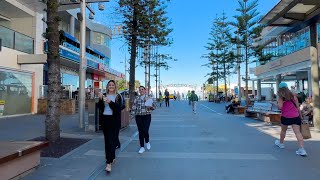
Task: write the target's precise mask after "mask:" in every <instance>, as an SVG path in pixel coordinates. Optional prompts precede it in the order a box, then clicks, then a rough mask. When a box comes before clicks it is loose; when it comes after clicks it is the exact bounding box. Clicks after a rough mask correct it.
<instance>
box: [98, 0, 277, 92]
mask: <svg viewBox="0 0 320 180" xmlns="http://www.w3.org/2000/svg"><path fill="white" fill-rule="evenodd" d="M249 1H251V0H249ZM278 2H279V0H260V1H259V7H258V11H259V12H260V13H261V15H264V14H266V13H267V12H268V11H269V10H271V8H272V7H274V6H275V5H276V4H277V3H278ZM105 6H106V10H105V11H104V12H102V13H97V15H96V16H95V21H100V22H101V23H104V24H106V25H107V26H109V27H111V28H113V27H114V26H116V25H119V22H120V21H119V19H118V18H117V17H116V15H115V14H113V13H112V9H113V7H114V6H115V2H114V1H111V2H109V3H105ZM237 7H238V1H237V0H199V1H185V0H171V2H170V3H169V5H168V8H167V11H168V14H167V16H168V17H169V18H170V19H171V22H172V24H171V26H170V27H172V28H173V32H172V33H171V34H170V37H172V38H173V45H171V46H170V47H167V48H163V49H161V51H160V52H161V53H166V54H171V55H172V56H173V57H174V58H176V59H178V61H176V62H169V65H170V66H171V68H170V69H169V70H168V71H165V70H161V79H162V83H163V84H164V85H166V84H171V83H176V84H177V83H179V84H192V85H197V86H202V84H203V83H204V82H205V81H206V80H207V77H204V76H205V75H206V74H207V73H209V72H210V69H209V68H207V67H203V66H202V65H203V64H205V63H206V62H207V60H205V59H202V58H200V57H201V55H203V54H205V53H207V51H206V50H205V48H204V46H205V45H206V44H207V42H208V38H209V32H210V29H211V27H212V21H213V19H214V18H215V17H216V14H218V15H221V14H222V12H223V11H224V12H225V13H226V15H227V17H228V18H229V20H233V16H234V15H236V14H237V12H236V11H235V9H236V8H237ZM106 17H108V18H106ZM111 51H112V57H111V68H113V69H116V70H118V71H120V72H124V64H123V63H120V62H123V61H124V59H125V57H126V58H127V60H128V59H129V57H130V55H129V54H128V53H126V52H127V50H126V48H125V47H124V40H121V39H119V38H118V37H117V36H116V37H115V38H114V39H113V40H112V47H111ZM242 67H243V66H242ZM243 69H244V68H242V70H243ZM154 73H155V71H154V69H152V70H151V74H154ZM241 74H244V71H243V72H241ZM127 76H128V74H127ZM128 78H129V76H128V77H127V79H128ZM136 79H137V80H139V81H140V82H141V83H142V84H144V81H145V80H144V68H142V67H139V68H137V69H136ZM230 81H231V83H236V82H237V76H236V75H233V76H231V78H230ZM153 85H155V78H154V77H152V78H151V86H153Z"/></svg>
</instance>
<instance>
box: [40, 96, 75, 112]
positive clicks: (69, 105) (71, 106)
mask: <svg viewBox="0 0 320 180" xmlns="http://www.w3.org/2000/svg"><path fill="white" fill-rule="evenodd" d="M47 102H48V101H47V99H38V114H46V113H47V107H48V105H47ZM60 113H61V114H75V113H76V100H75V99H60Z"/></svg>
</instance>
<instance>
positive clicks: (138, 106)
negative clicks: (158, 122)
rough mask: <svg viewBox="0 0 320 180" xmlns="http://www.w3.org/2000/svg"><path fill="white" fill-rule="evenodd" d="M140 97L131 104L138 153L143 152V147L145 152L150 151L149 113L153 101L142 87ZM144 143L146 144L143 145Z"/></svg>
mask: <svg viewBox="0 0 320 180" xmlns="http://www.w3.org/2000/svg"><path fill="white" fill-rule="evenodd" d="M139 93H140V95H139V96H137V97H136V99H135V100H134V102H133V106H132V109H131V113H132V114H133V115H135V119H136V123H137V127H138V131H139V141H140V149H139V151H138V152H139V153H140V154H142V153H144V152H145V146H144V145H146V148H147V150H150V149H151V144H150V141H149V128H150V123H151V112H152V110H154V109H153V100H152V98H149V97H148V96H147V95H146V89H145V87H144V86H140V87H139ZM145 143H146V144H145Z"/></svg>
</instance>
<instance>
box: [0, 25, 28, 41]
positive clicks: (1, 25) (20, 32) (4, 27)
mask: <svg viewBox="0 0 320 180" xmlns="http://www.w3.org/2000/svg"><path fill="white" fill-rule="evenodd" d="M0 26H1V27H3V28H6V29H9V30H11V31H13V32H17V33H19V34H22V35H25V34H23V33H21V32H18V31H16V30H14V29H11V28H8V27H6V26H3V25H1V24H0ZM25 36H27V37H29V38H31V39H33V40H34V38H33V37H31V36H28V35H25Z"/></svg>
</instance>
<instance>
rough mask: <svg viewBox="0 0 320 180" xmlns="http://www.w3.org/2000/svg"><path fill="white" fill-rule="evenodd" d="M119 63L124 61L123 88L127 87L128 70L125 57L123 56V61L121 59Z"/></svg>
mask: <svg viewBox="0 0 320 180" xmlns="http://www.w3.org/2000/svg"><path fill="white" fill-rule="evenodd" d="M120 63H121V64H122V63H124V78H125V79H124V81H125V88H126V89H127V88H128V87H127V71H128V69H127V58H126V57H125V58H124V62H123V61H120Z"/></svg>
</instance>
